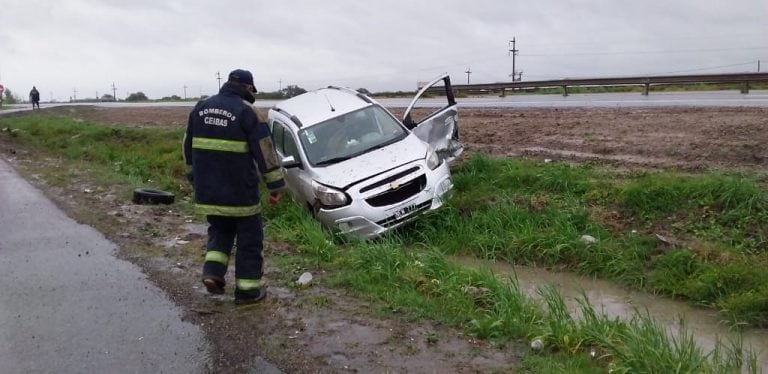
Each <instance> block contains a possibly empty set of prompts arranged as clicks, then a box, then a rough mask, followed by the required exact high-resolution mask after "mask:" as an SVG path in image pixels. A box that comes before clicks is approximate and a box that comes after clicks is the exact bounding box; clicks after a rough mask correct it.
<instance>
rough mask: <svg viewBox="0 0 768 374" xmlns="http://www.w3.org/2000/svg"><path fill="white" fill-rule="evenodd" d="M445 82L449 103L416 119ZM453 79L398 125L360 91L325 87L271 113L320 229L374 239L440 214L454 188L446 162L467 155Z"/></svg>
mask: <svg viewBox="0 0 768 374" xmlns="http://www.w3.org/2000/svg"><path fill="white" fill-rule="evenodd" d="M439 83H443V85H444V88H445V95H446V98H447V104H446V105H445V106H444V107H442V108H440V109H437V110H436V111H434V112H433V113H432V114H430V115H428V116H426V117H425V118H423V119H421V120H419V121H418V122H417V121H414V119H413V113H412V110H413V108H414V106H415V104H416V102H417V101H418V100H419V98H421V97H422V96H423V95H424V93H425V92H426V91H427V89H429V88H431V87H433V86H438V85H439ZM457 114H458V112H457V105H456V100H455V99H454V96H453V91H452V89H451V81H450V77H449V76H448V75H447V74H445V75H442V76H440V77H438V78H436V79H435V80H433V81H432V82H429V83H428V84H427V85H425V86H424V87H423V88H422V89H421V90H420V91H419V92H418V93H417V94H416V97H414V99H413V101H411V103H410V105H409V106H408V108H407V109H406V111H405V113H404V115H403V121H402V122H401V121H399V120H398V119H397V118H396V117H395V116H394V115H392V113H390V112H389V111H388V110H386V109H385V108H384V107H383V106H381V105H380V104H379V103H378V102H376V101H375V100H373V99H371V98H370V97H368V96H366V95H364V94H362V93H359V92H357V91H354V90H351V89H348V88H340V87H328V88H323V89H319V90H316V91H311V92H307V93H305V94H302V95H299V96H296V97H293V98H291V99H288V100H285V101H282V102H280V103H278V104H277V105H275V106H274V107H273V108H271V109H270V110H269V115H268V121H269V126H270V129H271V130H272V135H273V137H274V141H275V148H276V150H277V153H278V155H279V156H280V157H281V159H282V162H283V167H284V168H285V175H286V183H287V185H288V189H289V190H290V191H291V193H292V194H293V196H294V197H295V198H296V199H297V200H298V201H299V202H300V203H301V204H303V205H305V206H306V207H307V209H308V210H309V211H310V212H311V213H312V214H313V216H314V217H315V218H316V219H317V220H319V221H320V222H321V223H323V224H324V225H326V226H327V227H330V228H332V229H333V230H335V231H337V232H340V233H342V234H352V235H357V236H361V237H363V238H372V237H375V236H378V235H381V234H382V233H384V232H386V231H388V230H391V229H393V228H395V227H398V226H400V225H402V224H404V223H405V222H408V221H410V220H412V219H415V218H417V217H418V216H420V215H421V214H423V213H425V212H428V211H431V210H434V209H437V208H439V207H440V206H441V205H442V204H443V199H444V198H445V197H446V194H447V193H448V192H449V191H450V190H451V189H452V188H453V183H452V181H451V172H450V169H449V167H448V163H450V162H451V161H452V160H454V159H455V158H456V157H458V156H459V155H460V154H461V152H462V151H463V149H464V148H463V145H462V144H461V143H460V142H459V140H458V137H459V133H458V124H457Z"/></svg>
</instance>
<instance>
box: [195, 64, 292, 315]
mask: <svg viewBox="0 0 768 374" xmlns="http://www.w3.org/2000/svg"><path fill="white" fill-rule="evenodd" d="M255 93H256V89H255V88H254V87H253V75H251V73H250V72H249V71H247V70H240V69H238V70H235V71H233V72H231V73H230V74H229V79H228V80H227V83H225V84H224V85H223V86H221V90H219V93H218V94H217V95H214V96H212V97H210V98H208V99H205V100H202V101H200V102H199V103H198V104H197V106H195V108H194V109H193V110H192V112H191V113H190V114H189V122H188V124H187V132H186V134H185V136H184V160H185V161H186V163H187V165H190V166H191V167H192V176H191V178H190V179H191V181H192V183H193V185H194V189H195V207H196V210H197V212H198V213H200V214H202V215H205V216H206V219H207V220H208V224H209V227H208V244H207V245H206V249H207V250H206V254H205V264H204V265H203V285H204V286H205V288H206V289H207V290H208V292H209V293H212V294H222V293H224V286H225V284H226V282H225V279H224V278H225V274H226V273H227V266H228V265H229V262H230V257H231V256H232V249H233V245H234V244H237V249H236V250H235V251H236V253H235V304H249V303H255V302H258V301H259V300H262V299H263V298H264V296H265V295H266V290H265V289H264V287H263V285H262V284H261V276H262V274H263V263H264V258H263V256H262V249H263V247H264V243H263V240H264V231H263V225H262V220H261V204H260V196H259V180H260V179H261V181H262V182H264V184H266V187H267V189H269V203H270V204H276V203H277V202H278V201H279V200H280V198H281V197H282V189H283V188H284V187H285V181H284V180H283V173H282V166H281V164H280V160H279V159H278V158H277V154H276V153H275V151H274V146H273V145H272V136H271V134H270V132H269V128H268V127H267V124H266V123H265V122H264V121H262V120H261V119H259V117H258V115H257V114H256V109H255V108H254V107H253V105H252V103H253V101H254V100H255V99H256V98H255V96H254V94H255Z"/></svg>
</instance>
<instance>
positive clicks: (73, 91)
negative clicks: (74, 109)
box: [72, 88, 77, 101]
mask: <svg viewBox="0 0 768 374" xmlns="http://www.w3.org/2000/svg"><path fill="white" fill-rule="evenodd" d="M72 97H73V98H74V101H77V88H73V89H72Z"/></svg>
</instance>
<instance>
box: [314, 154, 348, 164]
mask: <svg viewBox="0 0 768 374" xmlns="http://www.w3.org/2000/svg"><path fill="white" fill-rule="evenodd" d="M350 158H352V156H343V157H334V158H329V159H327V160H323V161H320V162H318V163H317V164H315V165H317V166H321V165H330V164H335V163H337V162H342V161H346V160H349V159H350Z"/></svg>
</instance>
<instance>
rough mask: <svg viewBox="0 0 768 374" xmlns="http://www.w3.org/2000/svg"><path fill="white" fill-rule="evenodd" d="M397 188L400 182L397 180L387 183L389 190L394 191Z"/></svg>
mask: <svg viewBox="0 0 768 374" xmlns="http://www.w3.org/2000/svg"><path fill="white" fill-rule="evenodd" d="M398 188H400V183H398V182H392V183H390V184H389V189H390V190H393V191H394V190H396V189H398Z"/></svg>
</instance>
